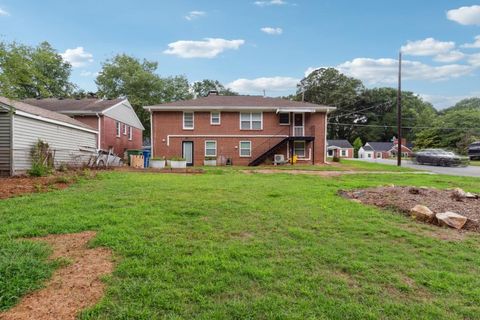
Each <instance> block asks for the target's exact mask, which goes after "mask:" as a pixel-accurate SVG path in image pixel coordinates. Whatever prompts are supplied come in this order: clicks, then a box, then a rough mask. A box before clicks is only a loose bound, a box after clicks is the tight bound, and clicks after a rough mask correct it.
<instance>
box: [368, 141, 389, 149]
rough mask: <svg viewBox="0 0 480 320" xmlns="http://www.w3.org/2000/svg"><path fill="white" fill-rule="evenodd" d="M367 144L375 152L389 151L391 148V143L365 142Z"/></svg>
mask: <svg viewBox="0 0 480 320" xmlns="http://www.w3.org/2000/svg"><path fill="white" fill-rule="evenodd" d="M367 144H368V145H370V146H371V147H372V149H373V150H375V151H389V150H391V149H392V148H393V142H367ZM364 149H365V148H364Z"/></svg>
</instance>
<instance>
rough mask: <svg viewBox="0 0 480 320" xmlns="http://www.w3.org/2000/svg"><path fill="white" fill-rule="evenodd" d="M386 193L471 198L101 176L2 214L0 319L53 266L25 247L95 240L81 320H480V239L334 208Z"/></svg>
mask: <svg viewBox="0 0 480 320" xmlns="http://www.w3.org/2000/svg"><path fill="white" fill-rule="evenodd" d="M388 183H394V184H397V185H417V186H422V185H426V186H436V187H440V188H447V187H448V188H450V187H457V186H458V187H462V188H464V189H465V190H468V191H472V192H480V179H475V178H466V177H458V178H456V177H450V176H436V175H416V174H408V173H406V174H402V175H398V174H391V175H389V174H384V175H373V174H372V175H346V176H341V177H335V178H324V177H318V176H308V175H289V174H271V175H263V174H244V173H241V172H238V171H233V170H230V171H228V170H224V171H221V170H217V171H211V172H208V173H206V174H203V175H181V174H179V175H177V174H152V173H145V174H143V173H128V172H106V173H102V174H101V175H100V176H99V179H98V180H85V181H80V182H79V183H78V184H76V185H73V186H72V187H70V188H68V189H66V190H63V191H55V192H50V193H42V194H32V195H28V196H23V197H18V198H13V199H8V200H2V201H0V221H1V223H0V309H7V308H9V307H10V306H12V305H13V304H14V303H16V302H17V301H18V299H19V297H21V295H22V294H25V293H26V292H28V291H30V290H32V289H34V288H38V287H39V286H40V285H41V284H42V281H44V280H45V279H47V278H48V277H49V276H50V274H51V272H52V270H54V268H56V267H57V266H58V263H51V262H48V261H47V260H46V257H47V256H48V253H49V249H48V248H47V247H46V246H45V245H40V244H38V243H29V242H27V241H24V240H19V239H20V238H24V237H31V236H41V235H47V234H51V233H70V232H80V231H84V230H96V231H98V235H97V238H96V240H95V241H94V243H93V245H94V246H106V247H109V248H111V249H112V250H113V252H114V255H115V257H116V269H115V271H114V273H113V274H112V275H111V276H109V277H107V278H106V279H105V281H106V283H107V292H106V295H105V297H104V298H103V299H102V300H101V302H100V303H99V304H98V305H96V306H95V307H94V308H91V309H89V310H86V311H84V312H83V313H82V315H81V318H82V319H157V318H165V319H193V318H197V319H379V318H382V319H392V318H395V319H476V318H477V319H478V318H480V277H479V274H480V236H479V234H472V233H468V234H464V235H463V236H461V237H460V236H459V234H458V233H457V232H455V231H452V230H446V229H445V230H444V229H438V228H436V227H434V226H430V225H425V224H419V223H416V222H414V221H411V220H410V219H408V218H406V217H403V216H400V215H397V214H394V213H392V212H386V211H382V210H379V209H376V208H373V207H367V206H364V205H361V204H358V203H353V202H351V201H348V200H345V199H343V198H341V197H339V196H337V191H338V190H339V189H341V188H359V187H368V186H377V185H382V184H388ZM439 235H442V237H440V236H439ZM444 237H447V238H448V237H453V238H455V239H457V238H459V237H460V240H458V239H457V240H456V241H453V240H452V241H448V240H442V239H441V238H444Z"/></svg>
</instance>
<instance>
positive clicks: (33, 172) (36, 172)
mask: <svg viewBox="0 0 480 320" xmlns="http://www.w3.org/2000/svg"><path fill="white" fill-rule="evenodd" d="M50 172H51V170H50V168H48V167H47V166H44V165H42V164H39V163H32V168H31V169H30V170H28V175H29V176H31V177H43V176H46V175H48V174H50Z"/></svg>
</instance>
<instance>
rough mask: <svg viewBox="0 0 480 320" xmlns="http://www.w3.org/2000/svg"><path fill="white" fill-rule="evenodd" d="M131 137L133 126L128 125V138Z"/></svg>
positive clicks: (130, 138)
mask: <svg viewBox="0 0 480 320" xmlns="http://www.w3.org/2000/svg"><path fill="white" fill-rule="evenodd" d="M132 139H133V128H132V127H128V140H132Z"/></svg>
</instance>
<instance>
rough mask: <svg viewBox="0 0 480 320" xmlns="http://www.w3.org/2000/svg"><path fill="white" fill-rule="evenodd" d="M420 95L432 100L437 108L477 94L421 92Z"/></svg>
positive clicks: (424, 98) (448, 105)
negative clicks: (461, 94)
mask: <svg viewBox="0 0 480 320" xmlns="http://www.w3.org/2000/svg"><path fill="white" fill-rule="evenodd" d="M419 96H420V97H421V98H422V99H423V100H425V101H428V102H430V103H431V104H432V105H433V106H434V107H435V108H437V109H444V108H448V107H451V106H453V105H455V104H456V103H457V102H459V101H460V100H463V99H466V98H470V97H473V96H475V94H472V95H464V96H443V95H434V94H433V95H432V94H419Z"/></svg>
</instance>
